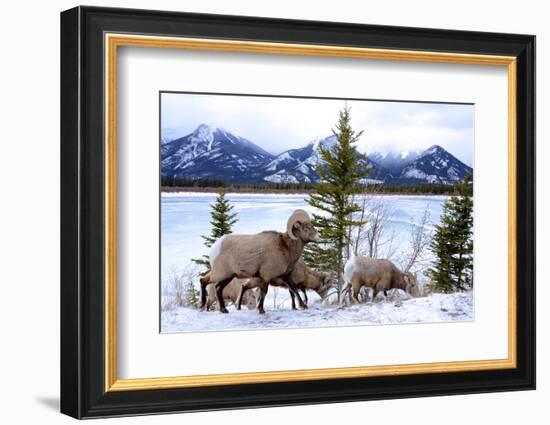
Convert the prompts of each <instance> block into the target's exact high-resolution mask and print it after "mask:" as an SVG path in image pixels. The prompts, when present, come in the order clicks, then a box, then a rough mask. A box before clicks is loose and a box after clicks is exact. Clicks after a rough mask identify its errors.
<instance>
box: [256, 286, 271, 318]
mask: <svg viewBox="0 0 550 425" xmlns="http://www.w3.org/2000/svg"><path fill="white" fill-rule="evenodd" d="M268 288H269V284H268V283H267V282H264V283H263V285H261V286H260V301H259V302H258V313H259V314H265V310H264V300H265V296H266V294H267V289H268Z"/></svg>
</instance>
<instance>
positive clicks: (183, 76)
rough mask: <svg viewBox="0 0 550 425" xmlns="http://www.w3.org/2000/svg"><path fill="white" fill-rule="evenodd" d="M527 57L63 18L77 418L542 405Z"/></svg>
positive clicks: (65, 289) (443, 37)
mask: <svg viewBox="0 0 550 425" xmlns="http://www.w3.org/2000/svg"><path fill="white" fill-rule="evenodd" d="M534 69H535V37H534V36H530V35H518V34H495V33H479V32H465V31H450V30H434V29H419V28H403V27H390V26H370V25H358V24H348V23H346V24H344V23H333V22H314V21H295V20H282V19H266V18H252V17H239V16H221V15H205V14H188V13H176V12H161V11H144V10H130V9H109V8H94V7H77V8H74V9H71V10H68V11H65V12H63V13H62V14H61V115H62V122H61V166H62V169H61V195H62V205H61V212H62V217H61V222H62V230H61V250H62V252H61V258H62V273H61V274H62V276H61V411H62V412H63V413H65V414H68V415H70V416H73V417H76V418H91V417H104V416H121V415H137V414H148V413H163V412H177V411H181V412H184V411H198V410H217V409H230V408H243V407H258V406H275V405H295V404H308V403H329V402H341V401H353V400H370V399H384V398H400V397H416V396H433V395H449V394H464V393H480V392H488V391H510V390H525V389H534V388H535V169H534V167H535V151H534V148H535V134H534V128H535V127H534V122H535V108H534V105H535V101H534V100H535V75H534Z"/></svg>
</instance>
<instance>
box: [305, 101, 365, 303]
mask: <svg viewBox="0 0 550 425" xmlns="http://www.w3.org/2000/svg"><path fill="white" fill-rule="evenodd" d="M350 121H351V116H350V108H349V107H348V106H347V105H346V106H345V107H344V109H343V110H341V111H340V112H339V117H338V124H337V125H336V129H335V130H332V132H333V134H334V135H335V136H336V139H337V141H336V143H335V144H334V146H332V147H325V146H322V145H320V146H319V152H320V155H321V159H322V161H321V163H320V164H319V166H318V168H317V172H318V173H319V176H320V182H319V184H318V185H317V186H316V187H315V188H314V192H313V193H312V194H310V195H309V197H308V198H307V199H306V202H307V203H308V204H309V205H311V206H312V207H314V208H316V209H318V210H320V211H322V212H323V213H324V214H322V215H321V214H313V219H312V221H313V224H314V226H315V227H316V229H317V230H318V231H319V237H320V240H321V242H320V243H319V244H309V245H307V247H306V250H305V252H304V260H305V261H306V263H307V264H309V265H310V266H312V267H315V268H317V269H320V270H325V271H328V270H336V271H337V273H338V286H337V288H338V302H339V303H340V302H341V299H342V290H343V276H342V269H343V266H344V259H345V258H344V255H345V251H346V248H347V246H348V245H349V242H350V241H349V234H350V232H349V229H350V226H356V225H360V224H363V223H362V222H360V221H357V220H355V219H354V218H353V214H354V213H357V212H358V211H360V210H361V208H360V206H359V205H357V204H356V203H355V202H354V201H353V197H354V195H355V194H357V193H360V192H361V186H360V182H361V180H362V179H364V178H365V177H367V175H368V174H369V171H370V170H369V169H368V168H367V166H366V156H365V155H362V154H360V153H359V152H358V151H357V149H356V148H355V146H354V144H355V143H356V142H357V141H358V140H359V137H360V136H361V134H362V131H361V132H359V133H356V132H355V131H354V130H353V129H352V127H351V123H350Z"/></svg>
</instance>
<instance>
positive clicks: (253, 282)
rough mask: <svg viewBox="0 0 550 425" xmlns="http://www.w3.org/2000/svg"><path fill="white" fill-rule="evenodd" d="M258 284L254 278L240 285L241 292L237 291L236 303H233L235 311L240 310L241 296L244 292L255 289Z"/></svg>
mask: <svg viewBox="0 0 550 425" xmlns="http://www.w3.org/2000/svg"><path fill="white" fill-rule="evenodd" d="M258 282H259V279H258V278H257V277H256V278H252V279H248V281H247V282H246V283H244V284H243V285H241V290H240V291H239V296H238V297H237V302H236V303H235V305H236V307H237V310H240V309H241V304H242V302H243V296H244V294H245V292H246V291H248V290H249V289H252V288H257V287H258V286H259V285H258Z"/></svg>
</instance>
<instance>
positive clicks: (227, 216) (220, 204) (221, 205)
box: [192, 192, 237, 274]
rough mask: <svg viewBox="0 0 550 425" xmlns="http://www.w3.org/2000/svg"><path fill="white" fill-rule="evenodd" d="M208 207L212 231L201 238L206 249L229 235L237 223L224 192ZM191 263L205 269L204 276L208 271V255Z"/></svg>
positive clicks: (231, 206)
mask: <svg viewBox="0 0 550 425" xmlns="http://www.w3.org/2000/svg"><path fill="white" fill-rule="evenodd" d="M210 207H211V209H212V211H211V212H210V216H211V218H212V220H211V221H210V224H211V225H212V229H211V231H210V235H208V236H202V238H203V239H204V245H205V246H206V247H207V248H210V247H211V246H212V245H214V242H216V241H217V240H218V239H219V238H221V237H222V236H223V235H227V234H229V233H231V232H232V228H233V225H234V224H235V223H236V222H237V218H236V217H237V214H236V213H232V210H233V208H234V206H233V205H231V204H230V203H229V201H228V200H227V199H226V197H225V192H219V193H218V196H217V197H216V201H215V202H214V204H212V205H210ZM192 261H193V262H194V263H196V264H199V265H202V266H205V267H206V271H205V272H203V273H202V274H206V273H208V272H209V271H210V259H209V256H208V255H203V256H202V257H201V258H195V259H193V260H192Z"/></svg>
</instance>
